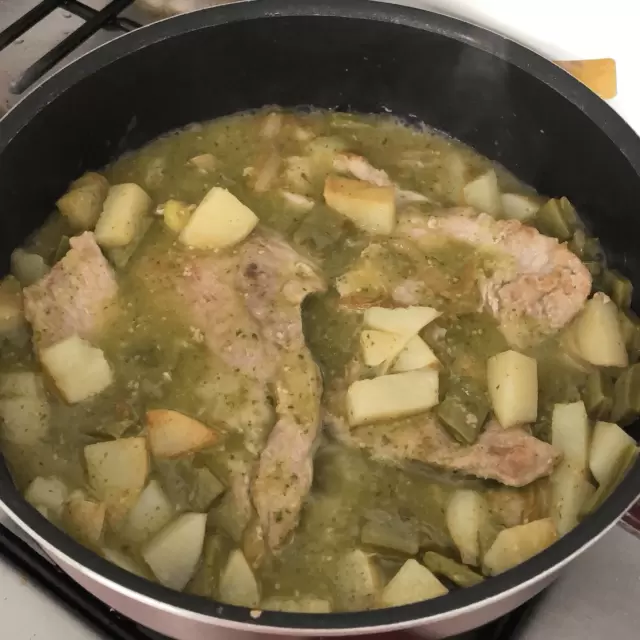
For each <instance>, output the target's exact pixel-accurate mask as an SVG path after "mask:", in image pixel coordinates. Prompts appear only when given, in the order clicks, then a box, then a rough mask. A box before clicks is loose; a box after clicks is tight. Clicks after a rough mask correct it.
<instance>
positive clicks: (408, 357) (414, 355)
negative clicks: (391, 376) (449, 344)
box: [391, 336, 440, 373]
mask: <svg viewBox="0 0 640 640" xmlns="http://www.w3.org/2000/svg"><path fill="white" fill-rule="evenodd" d="M439 366H440V361H439V360H438V358H437V357H436V354H435V353H433V351H432V350H431V347H430V346H429V345H428V344H427V343H426V342H425V341H424V340H423V339H422V338H421V337H420V336H413V338H411V339H410V340H409V342H407V344H406V345H405V346H404V348H403V349H402V351H401V352H400V353H399V354H398V357H397V358H396V359H395V361H394V362H393V364H392V366H391V372H392V373H402V372H403V371H415V370H416V369H424V368H434V369H435V368H438V367H439Z"/></svg>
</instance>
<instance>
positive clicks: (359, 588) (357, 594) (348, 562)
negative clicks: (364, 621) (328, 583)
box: [335, 549, 381, 611]
mask: <svg viewBox="0 0 640 640" xmlns="http://www.w3.org/2000/svg"><path fill="white" fill-rule="evenodd" d="M335 588H336V591H337V593H338V594H339V596H340V599H341V600H340V601H341V603H342V606H343V607H344V608H345V609H346V610H347V611H361V610H363V609H370V608H372V607H373V606H375V605H376V603H377V601H378V598H379V594H380V588H381V577H380V572H379V570H378V568H377V567H376V566H375V564H374V563H373V559H372V558H371V555H370V554H367V553H365V552H364V551H362V550H361V549H354V550H353V551H349V552H348V553H346V554H345V555H344V556H343V557H342V558H341V559H340V564H339V568H338V574H337V576H336V584H335Z"/></svg>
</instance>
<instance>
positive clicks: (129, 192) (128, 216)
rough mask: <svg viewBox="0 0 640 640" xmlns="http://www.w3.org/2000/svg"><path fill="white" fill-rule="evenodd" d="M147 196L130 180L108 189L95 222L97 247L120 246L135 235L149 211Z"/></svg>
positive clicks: (149, 204)
mask: <svg viewBox="0 0 640 640" xmlns="http://www.w3.org/2000/svg"><path fill="white" fill-rule="evenodd" d="M152 204H153V203H152V201H151V198H150V197H149V196H148V195H147V193H146V191H145V190H144V189H142V188H141V187H139V186H138V185H137V184H134V183H132V182H130V183H125V184H117V185H115V186H113V187H111V188H110V189H109V193H108V194H107V199H106V200H105V201H104V205H103V207H102V213H101V214H100V218H98V223H97V224H96V229H95V236H96V242H97V243H98V244H99V245H100V246H101V247H106V248H109V249H113V248H115V247H124V246H125V245H127V244H129V243H130V242H132V241H133V240H135V238H136V237H138V236H139V233H140V226H141V225H142V223H143V221H144V219H145V217H146V216H147V215H148V214H149V213H150V211H151V205H152Z"/></svg>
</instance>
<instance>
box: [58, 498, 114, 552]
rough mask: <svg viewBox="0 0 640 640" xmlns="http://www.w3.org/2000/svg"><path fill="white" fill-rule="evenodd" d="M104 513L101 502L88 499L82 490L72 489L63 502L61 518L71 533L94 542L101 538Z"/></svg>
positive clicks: (86, 540)
mask: <svg viewBox="0 0 640 640" xmlns="http://www.w3.org/2000/svg"><path fill="white" fill-rule="evenodd" d="M105 514H106V507H105V505H104V504H103V503H102V502H96V501H95V500H90V499H88V498H87V497H86V496H85V495H84V493H83V492H82V491H74V492H73V493H72V494H71V495H70V496H69V499H68V500H67V502H66V504H65V507H64V513H63V518H64V520H66V522H67V523H68V525H69V527H70V529H71V531H72V532H73V533H76V534H77V535H79V536H80V538H82V539H83V540H84V541H85V542H89V543H90V544H96V543H98V542H99V540H100V538H102V532H103V530H104V522H105Z"/></svg>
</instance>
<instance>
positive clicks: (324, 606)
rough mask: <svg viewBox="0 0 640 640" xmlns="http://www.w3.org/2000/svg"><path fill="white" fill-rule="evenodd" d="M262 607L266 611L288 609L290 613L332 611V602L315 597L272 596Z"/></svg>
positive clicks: (262, 603) (263, 602) (264, 601)
mask: <svg viewBox="0 0 640 640" xmlns="http://www.w3.org/2000/svg"><path fill="white" fill-rule="evenodd" d="M260 608H261V609H264V610H265V611H288V612H289V613H331V603H330V602H329V601H328V600H323V599H322V598H313V597H304V598H298V599H296V600H293V599H290V598H283V597H280V596H272V597H271V598H267V599H266V600H263V601H262V602H261V604H260Z"/></svg>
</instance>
